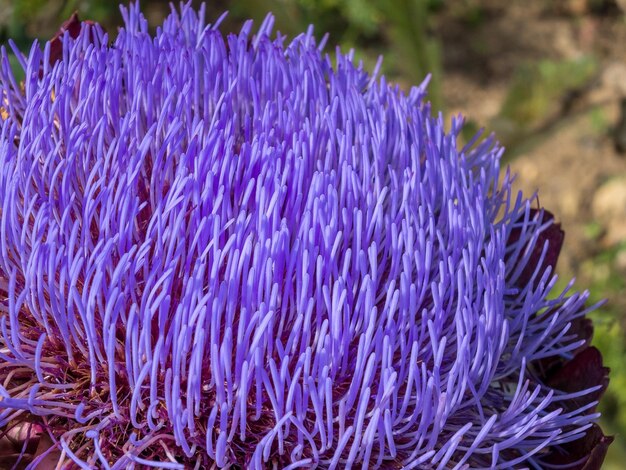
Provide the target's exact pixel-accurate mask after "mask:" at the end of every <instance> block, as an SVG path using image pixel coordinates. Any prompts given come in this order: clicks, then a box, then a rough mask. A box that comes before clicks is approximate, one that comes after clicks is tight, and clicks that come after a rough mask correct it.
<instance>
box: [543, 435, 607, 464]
mask: <svg viewBox="0 0 626 470" xmlns="http://www.w3.org/2000/svg"><path fill="white" fill-rule="evenodd" d="M611 442H613V437H612V436H605V435H604V433H603V432H602V430H601V429H600V426H598V425H597V424H594V425H593V426H591V427H590V428H589V430H588V431H587V433H586V434H585V435H584V436H583V437H581V438H580V439H577V440H575V441H572V442H568V443H566V444H563V445H562V446H561V452H559V453H557V452H556V451H555V452H554V453H553V454H551V455H550V456H549V457H548V458H546V459H545V462H546V463H548V464H550V465H567V466H568V467H567V468H568V469H569V470H600V468H601V467H602V462H603V461H604V458H605V456H606V453H607V451H608V449H609V445H610V444H611ZM585 457H587V458H586V459H585Z"/></svg>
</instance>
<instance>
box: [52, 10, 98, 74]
mask: <svg viewBox="0 0 626 470" xmlns="http://www.w3.org/2000/svg"><path fill="white" fill-rule="evenodd" d="M83 23H84V24H88V25H95V24H96V23H95V22H93V21H90V20H86V21H81V20H80V19H79V18H78V12H76V11H75V12H74V13H72V16H70V17H69V19H67V20H66V21H65V22H64V23H63V24H62V25H61V27H60V28H59V31H57V33H56V34H55V35H54V37H53V38H52V39H51V40H50V65H54V64H55V63H56V62H57V61H58V60H60V59H61V57H62V56H63V36H64V34H65V32H66V31H67V32H68V33H69V35H70V37H71V38H74V39H76V38H77V37H78V35H79V34H80V29H81V27H82V25H83Z"/></svg>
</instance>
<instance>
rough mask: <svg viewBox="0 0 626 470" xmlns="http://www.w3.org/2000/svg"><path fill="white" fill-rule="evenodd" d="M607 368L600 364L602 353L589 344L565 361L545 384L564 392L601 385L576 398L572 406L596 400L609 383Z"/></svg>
mask: <svg viewBox="0 0 626 470" xmlns="http://www.w3.org/2000/svg"><path fill="white" fill-rule="evenodd" d="M608 374H609V368H608V367H604V365H603V364H602V354H601V353H600V351H598V349H597V348H595V347H593V346H590V347H588V348H585V349H583V350H582V351H580V352H579V353H578V354H576V356H574V358H573V359H572V360H570V361H568V362H566V363H565V364H564V365H563V367H561V368H560V369H558V370H557V371H556V372H555V373H554V374H553V375H552V376H551V377H548V379H547V380H546V383H547V385H549V386H550V387H552V388H556V389H558V390H562V391H564V392H578V391H580V390H585V389H589V388H592V387H596V386H598V385H600V386H601V387H600V388H599V389H598V390H596V391H594V392H592V393H589V394H586V395H584V396H583V397H580V398H578V399H576V400H572V401H573V402H576V403H575V404H573V406H575V407H578V406H581V405H582V404H584V403H590V402H592V401H595V400H598V399H599V398H600V397H601V396H602V394H603V393H604V391H605V390H606V388H607V387H608V385H609V377H608Z"/></svg>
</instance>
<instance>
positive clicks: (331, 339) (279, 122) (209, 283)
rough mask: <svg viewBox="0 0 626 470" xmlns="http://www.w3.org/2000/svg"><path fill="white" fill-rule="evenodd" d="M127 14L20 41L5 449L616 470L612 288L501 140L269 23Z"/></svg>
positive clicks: (6, 230)
mask: <svg viewBox="0 0 626 470" xmlns="http://www.w3.org/2000/svg"><path fill="white" fill-rule="evenodd" d="M122 12H123V15H124V18H125V26H124V28H122V29H120V31H119V34H118V36H117V38H116V39H115V41H114V42H113V44H111V45H110V44H109V43H108V42H109V39H108V36H107V35H106V34H105V33H104V32H103V30H102V29H101V28H100V27H99V26H98V25H96V24H86V23H84V24H83V25H82V27H80V28H77V27H76V24H74V23H75V22H77V21H78V20H76V18H74V19H73V22H72V24H70V25H69V26H71V27H69V26H68V25H66V27H65V28H64V30H63V32H62V34H61V35H59V37H57V38H55V39H54V40H53V41H52V42H49V43H47V44H46V45H45V47H43V50H42V48H41V47H40V46H39V45H38V44H37V43H35V44H33V47H32V48H31V50H30V52H29V54H28V56H27V57H24V56H22V55H20V54H19V53H18V52H17V51H16V53H17V55H18V57H19V58H20V60H21V64H22V67H23V68H24V71H25V80H24V83H21V84H18V83H17V82H16V80H15V79H14V77H13V75H12V72H11V70H10V68H9V63H8V58H7V52H6V51H5V50H4V49H3V50H2V56H1V64H0V106H1V109H0V115H1V119H0V124H1V126H2V131H1V136H0V195H1V201H0V432H1V433H2V434H3V435H4V436H5V444H6V442H10V443H12V444H13V445H14V448H13V449H12V450H8V451H6V455H8V454H9V453H13V454H15V455H14V458H15V459H16V461H18V460H19V461H22V462H26V463H28V462H30V465H31V467H33V466H34V465H36V464H38V463H39V462H41V461H42V460H43V459H46V458H50V457H51V456H53V458H54V459H55V462H57V461H58V462H62V463H63V464H67V465H68V466H78V467H80V468H102V469H122V468H133V467H137V468H147V467H158V468H181V469H182V468H227V467H229V466H231V468H251V469H263V468H280V469H294V468H314V467H316V466H317V468H323V469H327V468H328V469H335V468H351V467H352V468H367V467H368V466H369V467H372V468H386V469H391V468H424V469H430V468H437V469H446V468H454V469H466V468H500V469H504V468H520V467H529V468H546V469H550V468H586V469H591V468H599V465H600V462H601V461H602V459H603V457H604V453H605V452H606V449H607V446H608V444H609V442H610V438H607V437H605V436H603V434H602V432H601V431H600V429H599V427H598V426H597V424H596V421H597V420H598V417H599V414H598V413H597V412H596V411H595V407H596V404H597V401H598V399H599V397H600V395H601V394H602V391H603V390H604V388H606V385H607V372H608V371H607V369H605V368H604V367H603V366H602V359H601V357H600V355H599V353H598V351H597V350H596V349H595V348H593V347H591V346H589V345H588V344H589V339H590V336H591V325H590V322H589V321H588V320H586V319H585V315H586V314H587V313H588V312H589V311H590V310H591V309H592V308H594V307H589V306H587V305H586V304H585V301H586V299H587V297H588V295H587V293H586V292H584V293H577V292H574V291H573V287H572V283H570V284H569V285H568V287H567V289H566V290H565V291H564V292H556V293H555V292H554V289H553V288H554V285H555V281H556V276H555V275H554V267H555V264H556V260H557V257H558V254H559V250H560V248H561V244H562V241H563V232H562V231H561V229H560V226H559V225H558V224H557V223H556V222H555V220H554V217H553V216H552V215H551V214H550V213H549V212H547V211H545V210H542V209H536V208H534V207H533V205H534V198H530V199H527V198H524V197H523V196H522V195H521V194H516V193H515V192H514V191H513V190H512V187H511V182H512V177H511V176H510V174H509V173H508V172H505V173H504V174H501V172H500V166H499V159H500V156H501V154H502V149H501V148H500V147H499V145H498V144H497V142H496V141H495V140H494V138H493V137H489V138H486V139H484V140H482V141H479V139H478V138H477V139H475V141H474V142H472V143H470V144H469V145H467V146H464V147H461V146H460V145H458V144H457V137H458V135H459V132H460V130H461V126H462V119H461V118H457V119H454V120H453V122H452V125H451V129H450V130H449V131H448V132H446V131H445V129H444V122H443V119H442V117H441V115H440V116H439V117H437V118H432V117H431V113H430V107H429V105H428V104H427V103H426V102H425V84H422V86H420V87H416V88H412V89H411V90H410V91H409V92H408V93H404V92H403V91H402V90H400V89H399V88H398V87H396V86H392V85H390V84H388V83H387V82H386V81H385V79H384V78H382V77H381V78H377V73H376V72H375V73H374V74H372V75H369V74H368V73H367V72H366V71H364V70H363V67H362V66H361V65H358V66H357V65H355V64H354V62H353V56H352V54H348V55H343V54H341V53H340V52H339V51H338V52H337V54H336V64H335V65H333V59H331V58H330V57H329V56H328V55H325V54H323V53H322V49H323V42H324V41H322V43H316V41H315V39H314V37H313V35H312V30H309V31H308V32H307V33H306V34H302V35H300V36H298V37H296V38H295V39H294V40H293V41H291V42H289V43H287V42H286V40H285V38H284V37H282V36H280V35H276V36H272V37H274V39H272V37H271V36H270V33H271V29H272V17H271V16H270V17H268V18H267V19H266V20H265V22H264V23H263V24H262V25H261V26H260V29H259V30H258V31H257V32H256V33H254V34H253V32H252V24H251V23H250V22H248V23H246V24H245V25H244V26H243V29H242V30H241V32H240V33H239V34H238V35H229V36H227V37H226V38H224V37H223V35H222V34H221V33H220V32H219V31H217V29H216V26H217V25H218V24H219V20H218V21H217V23H216V24H215V25H213V26H211V25H209V26H205V24H204V21H203V16H204V10H202V9H201V10H200V12H198V13H196V12H195V11H194V10H193V9H191V8H190V7H189V6H184V7H182V8H181V10H180V11H179V12H176V11H173V12H172V14H171V15H170V16H169V17H168V18H167V19H166V21H165V22H164V24H163V26H162V27H161V28H159V29H157V32H156V35H155V36H151V35H150V34H149V32H148V27H147V23H146V20H145V19H144V18H143V17H142V16H141V13H140V11H139V7H138V6H137V5H134V6H131V7H130V9H129V10H126V9H122ZM19 436H22V437H21V440H20V439H18V437H19ZM31 440H34V444H37V443H41V442H44V441H45V442H47V443H48V444H47V446H44V448H43V450H42V449H41V446H39V450H38V451H37V452H35V451H34V450H33V448H35V447H37V445H34V444H33V442H30V441H31ZM18 444H19V445H18ZM3 448H4V449H6V448H7V447H6V446H5V447H3ZM35 456H36V457H35ZM52 465H54V464H52Z"/></svg>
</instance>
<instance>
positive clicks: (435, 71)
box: [0, 0, 626, 470]
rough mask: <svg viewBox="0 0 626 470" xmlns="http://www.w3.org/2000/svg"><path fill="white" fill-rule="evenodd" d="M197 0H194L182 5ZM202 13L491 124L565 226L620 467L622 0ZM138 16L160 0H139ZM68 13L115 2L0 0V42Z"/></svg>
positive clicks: (370, 2)
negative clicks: (346, 62) (586, 297)
mask: <svg viewBox="0 0 626 470" xmlns="http://www.w3.org/2000/svg"><path fill="white" fill-rule="evenodd" d="M193 3H194V4H199V3H200V2H196V1H194V2H193ZM209 3H210V4H209V5H208V7H207V21H209V22H211V21H212V20H213V19H215V18H217V16H218V15H219V14H220V13H221V12H223V11H225V10H229V11H230V15H229V17H228V18H227V20H226V22H225V23H224V24H223V25H222V27H221V30H222V31H224V32H230V31H236V30H238V28H239V26H240V25H241V23H242V21H243V20H244V19H247V18H253V19H255V20H257V24H258V22H259V21H260V20H261V19H262V18H263V17H264V16H265V14H266V13H267V12H269V11H272V12H273V13H274V14H275V16H276V26H277V29H278V30H280V31H281V32H282V33H284V34H287V35H288V36H293V35H295V34H297V33H299V32H301V31H304V30H305V29H306V27H307V25H309V24H314V25H315V30H316V32H317V34H318V37H321V35H322V34H323V33H324V32H328V33H330V38H329V43H328V46H327V49H328V50H329V51H330V52H333V51H334V47H335V45H338V44H339V45H341V48H342V50H344V51H347V50H348V49H350V48H354V50H355V53H356V57H357V59H360V60H363V62H364V63H365V64H366V66H367V67H368V68H369V69H370V70H371V69H372V68H373V67H374V64H375V63H376V60H377V58H378V56H379V55H381V54H382V55H384V57H385V60H384V62H383V72H384V73H385V75H386V76H387V77H388V79H389V80H391V81H394V82H397V83H399V84H400V85H401V86H402V87H404V88H406V89H408V87H409V86H411V85H416V84H419V83H420V82H421V81H422V80H423V78H424V76H425V75H426V74H427V73H432V75H433V79H432V80H431V82H430V86H429V97H430V100H431V101H432V102H433V105H434V107H435V109H441V110H443V111H444V115H445V116H446V118H447V119H448V120H449V118H450V116H452V115H454V114H457V113H459V112H461V113H463V115H465V116H466V117H467V119H468V122H467V125H466V129H465V135H464V137H465V138H469V137H470V136H471V135H473V134H474V133H475V132H476V131H477V130H478V129H480V128H485V129H486V130H487V131H488V132H492V131H493V132H495V133H496V134H497V136H498V139H499V140H500V141H501V142H502V143H503V144H504V145H505V146H506V147H507V152H506V153H505V157H504V158H505V163H506V164H508V165H510V166H511V167H512V169H513V171H514V172H516V173H518V174H519V178H518V180H517V185H518V188H520V189H523V190H524V191H525V192H526V194H527V195H531V194H533V193H534V192H535V191H536V190H537V189H540V192H539V198H540V203H541V205H542V206H544V207H546V208H548V209H549V210H550V211H552V212H553V213H554V214H556V216H557V218H558V219H559V220H560V221H561V223H562V226H563V228H564V230H565V232H566V238H565V246H564V249H563V253H562V255H561V259H560V261H559V266H558V271H559V274H560V275H561V279H562V282H561V286H564V285H565V284H566V281H567V280H569V279H570V278H572V277H573V276H576V278H577V284H576V285H577V288H578V289H584V288H588V289H589V290H590V291H591V292H592V301H597V300H600V299H602V298H607V299H608V300H609V302H608V304H607V305H606V306H605V307H604V308H602V309H601V310H600V311H598V312H596V313H595V314H594V315H593V316H594V321H595V324H596V329H595V336H594V343H595V345H596V346H597V347H598V348H599V349H600V350H601V351H602V353H603V355H604V359H605V362H606V364H607V365H608V366H609V367H611V369H612V373H611V384H610V387H609V390H608V391H607V393H606V395H605V397H604V399H603V402H602V404H601V410H602V411H603V413H604V418H603V421H604V423H603V427H604V429H605V433H607V432H608V433H609V434H615V436H616V440H615V443H614V444H613V445H612V446H611V448H610V451H609V457H608V459H607V462H606V463H605V466H604V468H606V469H611V470H612V469H616V470H617V469H623V468H626V464H625V463H624V462H626V367H623V366H622V361H623V360H626V346H625V341H624V338H625V335H626V0H509V1H506V0H448V1H446V0H236V1H235V0H232V1H228V0H213V1H211V2H209ZM142 8H143V10H144V13H145V14H146V16H147V17H148V20H149V22H150V24H151V25H152V27H154V26H156V25H157V24H159V23H160V22H161V21H162V19H163V17H164V16H165V15H167V13H168V12H169V8H170V7H169V4H168V2H166V1H148V0H144V1H143V2H142ZM75 10H78V12H79V14H80V17H81V18H82V19H91V20H94V21H97V22H99V23H101V24H102V25H103V26H104V27H105V28H106V29H107V30H108V31H109V33H110V34H111V35H114V34H115V31H116V30H117V26H118V25H120V24H121V22H122V20H121V15H120V13H119V10H118V8H117V2H116V1H110V0H0V43H2V44H5V43H6V41H7V40H8V38H13V39H14V40H15V42H16V43H17V45H18V47H20V48H21V49H22V50H25V51H27V50H28V48H29V47H30V43H31V41H32V40H33V39H34V38H40V39H43V40H47V39H50V38H51V37H52V36H53V35H54V33H55V32H56V31H57V30H58V27H59V25H60V24H61V23H62V22H63V21H64V20H65V19H67V18H68V17H69V16H70V14H71V13H72V12H73V11H75Z"/></svg>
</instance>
